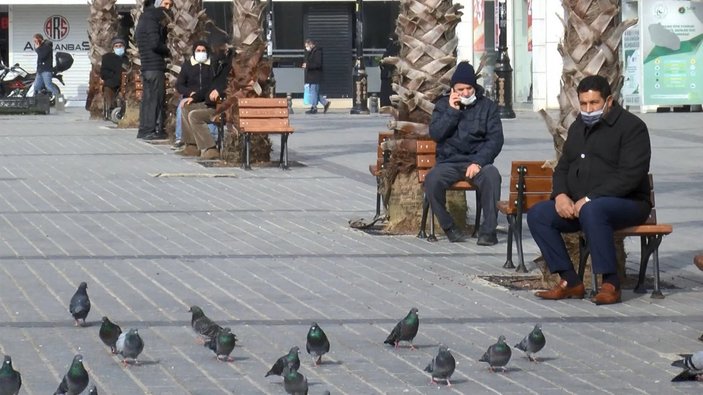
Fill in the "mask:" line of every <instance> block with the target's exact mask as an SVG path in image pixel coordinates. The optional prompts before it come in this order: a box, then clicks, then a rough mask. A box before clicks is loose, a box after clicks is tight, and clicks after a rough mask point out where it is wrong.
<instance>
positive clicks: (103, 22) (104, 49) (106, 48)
mask: <svg viewBox="0 0 703 395" xmlns="http://www.w3.org/2000/svg"><path fill="white" fill-rule="evenodd" d="M116 2H117V0H93V1H92V2H90V17H89V18H88V40H89V41H90V52H89V53H88V58H89V59H90V65H91V67H90V79H89V84H88V100H87V101H86V109H87V110H88V111H90V118H91V119H95V118H102V117H103V115H104V114H103V92H102V89H101V88H102V81H101V79H100V65H101V63H102V57H103V55H104V54H106V53H108V52H110V51H112V38H113V37H115V35H116V34H117V24H118V16H117V10H116V8H115V3H116Z"/></svg>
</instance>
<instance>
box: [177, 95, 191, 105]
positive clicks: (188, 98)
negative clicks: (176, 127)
mask: <svg viewBox="0 0 703 395" xmlns="http://www.w3.org/2000/svg"><path fill="white" fill-rule="evenodd" d="M192 102H193V98H192V97H186V98H185V99H183V100H181V102H180V103H178V107H180V108H183V107H185V106H187V105H189V104H190V103H192Z"/></svg>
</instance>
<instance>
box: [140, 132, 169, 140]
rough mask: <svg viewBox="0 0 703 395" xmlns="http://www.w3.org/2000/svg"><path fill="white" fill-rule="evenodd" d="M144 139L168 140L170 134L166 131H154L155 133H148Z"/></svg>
mask: <svg viewBox="0 0 703 395" xmlns="http://www.w3.org/2000/svg"><path fill="white" fill-rule="evenodd" d="M143 139H144V140H148V141H151V140H167V139H168V135H167V134H166V133H164V132H154V133H150V134H148V135H146V136H145V137H144V138H143Z"/></svg>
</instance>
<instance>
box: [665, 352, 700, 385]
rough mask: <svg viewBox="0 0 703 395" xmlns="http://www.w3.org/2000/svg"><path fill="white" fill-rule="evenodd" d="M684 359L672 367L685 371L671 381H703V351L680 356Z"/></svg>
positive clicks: (673, 363) (674, 363) (675, 362)
mask: <svg viewBox="0 0 703 395" xmlns="http://www.w3.org/2000/svg"><path fill="white" fill-rule="evenodd" d="M679 355H680V356H681V357H683V359H679V360H678V361H674V362H672V363H671V366H675V367H677V368H681V369H683V372H681V373H679V374H678V375H677V376H676V377H674V378H673V379H671V381H691V380H694V381H695V380H697V381H703V351H697V352H695V353H693V354H679Z"/></svg>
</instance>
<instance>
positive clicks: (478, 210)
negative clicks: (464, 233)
mask: <svg viewBox="0 0 703 395" xmlns="http://www.w3.org/2000/svg"><path fill="white" fill-rule="evenodd" d="M479 226H481V197H480V195H479V194H478V191H476V219H475V220H474V232H473V233H472V234H471V237H473V238H476V237H478V228H479Z"/></svg>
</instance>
